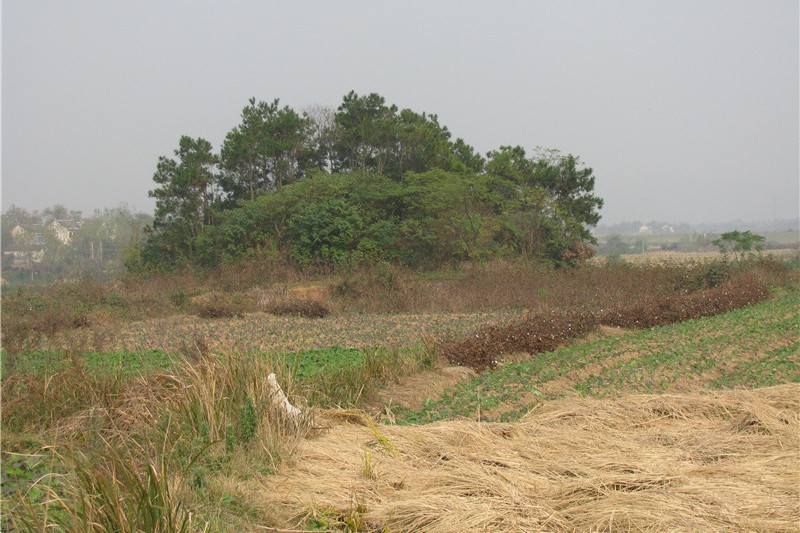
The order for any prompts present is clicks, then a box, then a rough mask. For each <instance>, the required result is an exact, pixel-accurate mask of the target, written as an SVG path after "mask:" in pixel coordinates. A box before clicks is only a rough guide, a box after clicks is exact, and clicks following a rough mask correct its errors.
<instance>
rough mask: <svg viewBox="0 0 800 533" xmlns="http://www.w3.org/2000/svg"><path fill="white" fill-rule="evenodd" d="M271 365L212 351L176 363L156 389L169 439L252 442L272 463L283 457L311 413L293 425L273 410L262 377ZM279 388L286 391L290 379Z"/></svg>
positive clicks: (186, 443) (306, 427)
mask: <svg viewBox="0 0 800 533" xmlns="http://www.w3.org/2000/svg"><path fill="white" fill-rule="evenodd" d="M276 369H278V368H277V365H275V364H274V363H273V362H272V361H271V360H270V359H268V358H261V357H246V356H235V355H232V354H215V353H212V352H208V353H205V354H202V358H201V359H200V360H192V359H184V360H182V361H180V362H179V364H178V365H177V368H176V371H175V372H174V373H172V374H171V375H170V378H171V380H172V384H171V385H170V386H169V387H168V388H167V389H166V390H164V391H162V393H161V396H162V398H161V401H162V402H163V405H164V407H165V408H166V411H167V412H168V413H169V417H170V418H169V419H170V421H171V423H172V426H171V427H172V429H173V431H174V435H173V437H174V438H175V439H177V440H180V441H182V443H183V444H182V445H183V446H184V447H186V449H187V450H191V449H192V448H193V447H196V445H198V444H199V445H200V446H207V445H211V444H215V443H224V444H225V447H226V448H228V449H234V448H236V447H238V446H252V445H257V446H258V447H259V448H260V449H261V450H262V451H263V452H264V453H265V454H266V455H267V456H268V457H269V459H270V462H271V463H272V465H273V466H277V465H278V464H280V463H282V462H284V461H286V460H287V459H288V458H289V457H290V456H291V454H292V452H293V450H294V447H295V446H296V445H297V443H298V442H299V441H300V440H301V439H302V438H303V437H304V436H305V434H306V433H307V431H308V430H309V429H310V427H311V424H312V418H313V417H311V416H310V415H309V416H307V417H305V418H304V419H303V421H302V422H301V423H298V422H297V421H296V420H294V419H290V418H288V417H286V416H285V413H283V412H282V411H280V410H276V409H275V407H274V405H273V403H272V398H271V390H270V388H269V384H268V382H267V376H268V375H269V374H270V373H272V372H274V371H275V370H276ZM285 388H286V389H287V390H288V391H289V392H291V389H292V383H291V382H289V383H286V384H285Z"/></svg>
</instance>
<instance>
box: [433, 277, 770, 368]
mask: <svg viewBox="0 0 800 533" xmlns="http://www.w3.org/2000/svg"><path fill="white" fill-rule="evenodd" d="M768 297H769V289H768V288H767V286H766V285H764V284H763V283H762V282H761V281H759V280H758V279H757V278H756V277H754V276H753V275H750V274H745V275H742V276H739V277H738V278H736V279H734V280H733V281H730V282H728V283H726V284H725V285H722V286H720V287H714V288H711V289H705V290H700V291H697V292H693V293H679V294H673V295H670V296H667V297H663V298H652V297H651V298H650V299H643V298H642V297H641V295H640V296H639V299H638V300H633V301H631V300H630V299H629V300H628V301H627V302H625V303H623V304H617V305H616V306H612V307H611V308H610V309H609V308H606V309H601V310H598V311H596V312H583V313H577V312H571V313H570V312H568V313H563V312H553V313H547V314H541V313H537V314H531V315H529V316H528V317H526V318H525V319H523V320H521V321H518V322H514V323H511V324H506V325H489V326H484V327H481V328H479V329H478V330H477V331H476V332H475V333H473V334H470V335H469V336H467V337H464V338H461V339H452V338H448V339H444V340H442V341H440V342H439V344H438V349H439V352H440V353H441V354H442V356H443V357H444V358H445V359H446V360H447V361H449V362H450V363H452V364H456V365H463V366H469V367H471V368H473V369H475V370H476V371H478V372H481V371H483V370H485V369H487V368H492V367H494V366H495V365H496V364H497V362H498V361H499V359H500V357H501V356H503V355H506V354H512V353H516V352H524V353H528V354H530V355H534V354H537V353H543V352H547V351H551V350H553V349H555V348H556V347H558V346H559V345H561V344H563V343H564V342H565V341H567V340H569V339H572V338H576V337H581V336H583V335H585V334H587V333H589V332H590V331H592V330H593V329H595V328H596V327H597V326H598V325H600V324H602V325H606V326H615V327H623V328H650V327H655V326H663V325H667V324H672V323H675V322H680V321H683V320H688V319H693V318H700V317H704V316H711V315H716V314H719V313H723V312H725V311H731V310H733V309H738V308H740V307H744V306H746V305H750V304H753V303H757V302H760V301H763V300H765V299H767V298H768Z"/></svg>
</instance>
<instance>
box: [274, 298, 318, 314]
mask: <svg viewBox="0 0 800 533" xmlns="http://www.w3.org/2000/svg"><path fill="white" fill-rule="evenodd" d="M266 310H267V312H268V313H270V314H273V315H278V316H300V317H304V318H325V317H326V316H327V315H328V314H329V313H330V310H329V309H328V307H327V306H326V305H325V304H324V303H322V302H320V301H317V300H313V299H309V298H289V299H287V300H280V301H275V302H272V303H270V304H268V305H267V306H266Z"/></svg>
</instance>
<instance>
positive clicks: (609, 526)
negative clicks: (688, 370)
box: [249, 384, 800, 532]
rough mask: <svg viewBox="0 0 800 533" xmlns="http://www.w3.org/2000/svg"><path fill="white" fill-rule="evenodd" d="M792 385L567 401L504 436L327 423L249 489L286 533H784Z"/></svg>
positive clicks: (790, 513) (504, 428)
mask: <svg viewBox="0 0 800 533" xmlns="http://www.w3.org/2000/svg"><path fill="white" fill-rule="evenodd" d="M799 408H800V385H798V384H791V385H783V386H778V387H772V388H767V389H760V390H753V391H724V392H716V393H713V394H707V395H680V396H678V395H665V396H647V395H636V396H624V397H619V398H616V399H613V400H609V399H604V400H598V399H581V398H568V399H564V400H559V401H555V402H549V403H545V404H541V405H540V406H539V408H538V409H537V410H535V411H534V412H532V413H531V414H529V415H528V416H527V417H526V418H525V419H523V420H522V421H520V422H517V423H513V424H489V423H478V422H473V421H466V420H462V421H451V422H443V423H438V424H432V425H428V426H418V427H398V426H377V427H376V426H375V425H373V424H371V423H369V422H368V421H367V420H366V419H365V418H364V419H362V422H363V423H362V424H358V423H357V421H358V420H359V418H358V417H354V416H349V417H336V418H332V419H331V421H330V425H331V426H332V427H331V428H330V429H329V430H327V431H326V432H325V433H324V434H322V435H321V436H319V437H318V438H316V439H312V440H309V441H307V442H306V443H305V444H304V445H303V447H302V448H301V450H300V453H299V455H298V456H297V461H296V463H295V466H294V467H293V468H291V469H286V470H285V471H284V472H283V473H282V474H277V475H273V476H271V477H267V478H265V479H264V480H263V483H262V484H260V486H251V488H250V490H251V491H252V492H251V493H250V494H249V497H250V498H253V499H258V500H259V501H260V503H261V504H262V505H268V506H269V507H272V508H274V509H281V510H283V511H285V513H286V514H285V519H286V527H296V526H298V521H302V520H303V519H305V520H311V519H314V520H316V521H317V522H318V523H319V522H321V523H326V522H327V523H328V524H329V526H330V527H333V526H334V525H335V524H336V523H337V522H338V523H339V525H340V526H341V524H343V523H351V524H352V523H356V524H360V525H361V526H362V527H363V528H364V530H370V531H371V530H384V529H382V528H385V530H387V531H393V532H403V531H427V532H458V531H687V532H688V531H748V532H752V531H797V530H798V520H800V495H799V494H798V490H799V488H800V475H799V474H798V459H800V454H799V448H800V437H799V435H798V430H799V429H800V426H799V425H798V418H799V417H798V410H799Z"/></svg>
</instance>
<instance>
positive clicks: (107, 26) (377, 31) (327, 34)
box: [2, 0, 800, 223]
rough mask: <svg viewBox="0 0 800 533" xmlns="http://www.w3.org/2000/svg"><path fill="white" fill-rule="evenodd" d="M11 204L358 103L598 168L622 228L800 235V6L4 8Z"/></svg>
mask: <svg viewBox="0 0 800 533" xmlns="http://www.w3.org/2000/svg"><path fill="white" fill-rule="evenodd" d="M2 8H3V10H2V31H3V39H2V61H3V63H2V92H3V94H2V147H3V151H2V205H3V208H4V209H5V208H7V207H8V206H10V205H11V204H16V205H18V206H21V207H25V208H28V209H41V208H43V207H46V206H49V205H53V204H55V203H62V204H64V205H66V206H67V207H70V208H72V209H82V210H84V211H85V212H86V213H87V214H89V213H91V211H92V210H93V209H95V208H102V207H113V206H116V205H118V204H119V203H122V202H125V203H127V204H128V205H130V206H132V207H135V208H136V209H138V210H142V211H147V212H152V209H153V206H154V203H153V201H152V200H151V199H149V198H148V197H147V191H148V190H149V189H151V188H153V182H152V176H153V172H154V171H155V167H156V162H157V158H158V156H159V155H170V156H171V155H172V153H173V150H174V149H175V148H176V147H177V144H178V139H179V138H180V136H181V135H190V136H192V137H205V138H206V139H208V140H209V141H211V142H212V143H213V145H214V149H215V150H218V149H219V145H220V143H221V141H222V139H223V138H224V136H225V134H226V133H227V132H228V131H229V130H230V129H231V128H233V127H235V126H236V125H237V124H238V122H239V114H240V112H241V109H242V108H243V107H244V106H245V104H246V103H247V100H248V99H249V98H250V97H252V96H254V97H256V98H257V99H259V100H272V99H273V98H280V99H281V103H282V104H287V105H290V106H292V107H293V108H295V109H296V110H298V111H300V110H302V108H304V107H305V106H308V105H311V104H322V105H326V106H330V107H333V108H335V107H336V106H338V104H339V103H340V102H341V99H342V97H343V96H344V95H345V94H346V93H347V92H349V91H350V90H351V89H353V90H355V91H356V92H358V93H359V94H366V93H369V92H378V93H380V94H381V95H383V96H384V97H385V98H386V99H387V101H388V102H389V103H395V104H397V105H398V106H399V107H401V108H403V107H408V108H411V109H413V110H415V111H418V112H422V111H427V112H429V113H436V114H438V116H439V120H440V122H441V123H442V124H445V125H447V126H448V128H449V129H450V130H451V132H452V133H453V135H454V136H457V137H462V138H464V139H465V140H466V141H467V142H468V143H470V144H472V145H473V146H475V147H476V148H477V149H478V150H479V151H480V152H482V153H485V152H486V151H488V150H491V149H493V148H496V147H498V146H500V145H504V144H512V145H517V144H519V145H521V146H523V147H524V148H526V149H533V148H534V147H536V146H543V147H548V148H557V149H559V150H561V151H562V152H567V153H573V154H575V155H578V156H580V158H581V159H582V161H584V162H585V163H586V164H587V165H588V166H590V167H592V168H593V169H594V171H595V175H596V177H597V183H596V191H597V193H598V194H599V195H600V196H601V197H602V198H604V199H605V202H606V205H605V207H604V208H603V210H602V214H603V220H602V221H601V222H605V223H613V222H619V221H623V220H635V219H639V220H650V219H658V220H669V221H673V222H679V221H686V222H700V221H707V222H720V221H730V220H734V219H737V218H741V219H744V220H769V219H773V218H788V217H796V216H798V209H799V208H798V202H799V201H800V199H799V197H800V191H799V186H798V179H799V178H798V160H799V156H798V150H800V136H799V134H798V121H799V117H800V104H799V103H798V99H799V96H798V95H799V94H800V90H799V89H798V78H799V77H800V76H799V72H798V70H799V67H798V65H799V64H800V59H799V58H798V47H799V45H800V43H799V42H798V25H799V20H800V14H799V13H798V2H797V1H796V0H754V1H735V0H721V1H697V0H692V1H680V0H669V1H663V0H652V1H646V0H635V1H627V2H622V1H607V0H603V1H600V0H597V1H562V0H559V1H556V0H548V1H535V0H528V1H520V2H509V1H492V2H489V1H485V2H484V1H480V2H479V1H430V0H429V1H418V2H413V1H395V2H373V1H340V0H336V1H305V2H304V1H291V2H290V1H286V2H268V1H252V2H248V1H226V2H221V1H220V2H206V1H199V0H190V1H173V0H156V1H149V0H137V1H135V2H132V1H122V0H119V1H110V0H97V1H83V0H70V1H68V2H67V1H44V0H35V1H32V0H4V1H3V2H2Z"/></svg>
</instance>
